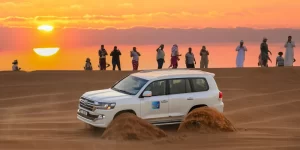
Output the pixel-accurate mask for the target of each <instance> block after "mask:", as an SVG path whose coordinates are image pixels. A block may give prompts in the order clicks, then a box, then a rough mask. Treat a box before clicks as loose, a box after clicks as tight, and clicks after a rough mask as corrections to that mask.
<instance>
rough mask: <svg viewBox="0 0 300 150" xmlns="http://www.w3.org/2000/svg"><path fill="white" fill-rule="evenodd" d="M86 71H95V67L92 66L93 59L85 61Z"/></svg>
mask: <svg viewBox="0 0 300 150" xmlns="http://www.w3.org/2000/svg"><path fill="white" fill-rule="evenodd" d="M83 68H84V70H86V71H88V70H90V71H91V70H93V66H92V63H91V59H90V58H86V61H85V65H84V67H83Z"/></svg>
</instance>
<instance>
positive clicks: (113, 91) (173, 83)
mask: <svg viewBox="0 0 300 150" xmlns="http://www.w3.org/2000/svg"><path fill="white" fill-rule="evenodd" d="M214 76H215V74H213V73H208V72H204V71H200V70H188V69H163V70H148V71H141V72H138V73H133V74H131V75H129V76H127V77H125V78H124V79H122V80H120V81H118V82H117V83H116V84H115V85H114V86H113V87H111V88H109V89H105V90H98V91H90V92H86V93H84V94H83V95H82V97H81V98H80V100H79V109H78V111H77V118H78V119H79V120H81V121H83V122H85V123H88V124H90V125H92V126H95V127H101V128H106V127H107V126H108V125H109V123H110V122H111V121H112V120H113V119H114V118H115V117H116V116H118V115H119V114H121V113H124V112H130V113H133V114H135V115H137V116H138V117H140V118H142V119H144V120H147V121H148V122H150V123H152V124H154V125H167V124H179V123H180V122H181V121H182V120H183V119H184V117H185V116H186V115H187V114H188V113H189V112H191V111H192V110H193V109H195V108H198V107H203V106H208V107H213V108H215V109H217V110H218V111H219V112H223V107H224V103H223V101H222V97H223V95H222V92H220V91H219V89H218V86H217V84H216V82H215V79H214Z"/></svg>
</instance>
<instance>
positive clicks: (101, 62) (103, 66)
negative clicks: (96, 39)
mask: <svg viewBox="0 0 300 150" xmlns="http://www.w3.org/2000/svg"><path fill="white" fill-rule="evenodd" d="M98 55H99V65H100V70H106V55H107V51H106V50H105V48H104V45H101V49H100V50H99V51H98Z"/></svg>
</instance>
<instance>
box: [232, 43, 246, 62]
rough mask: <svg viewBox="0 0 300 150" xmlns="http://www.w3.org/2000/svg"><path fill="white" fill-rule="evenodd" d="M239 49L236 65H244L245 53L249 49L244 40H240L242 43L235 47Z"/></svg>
mask: <svg viewBox="0 0 300 150" xmlns="http://www.w3.org/2000/svg"><path fill="white" fill-rule="evenodd" d="M235 50H236V51H237V56H236V67H238V68H240V67H244V61H245V53H246V51H247V48H246V46H245V45H244V41H243V40H241V41H240V45H239V46H237V47H236V49H235Z"/></svg>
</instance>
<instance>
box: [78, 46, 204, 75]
mask: <svg viewBox="0 0 300 150" xmlns="http://www.w3.org/2000/svg"><path fill="white" fill-rule="evenodd" d="M171 50H172V52H171V59H170V66H169V68H173V69H176V68H178V61H179V60H180V58H179V57H180V56H181V54H179V51H178V45H176V44H174V45H173V46H172V49H171ZM156 52H157V54H156V59H157V65H158V67H157V68H158V69H162V68H163V64H164V63H165V52H164V44H161V45H160V46H159V47H158V48H157V49H156ZM98 55H99V65H98V67H99V68H100V70H106V68H108V67H109V66H110V64H108V63H107V62H106V56H107V55H108V53H107V51H106V50H105V48H104V45H101V48H100V50H99V51H98ZM120 55H121V51H120V50H119V49H118V48H117V46H115V47H114V50H113V51H112V52H111V53H110V56H111V57H112V65H113V70H115V67H116V66H117V67H118V69H119V70H121V63H120ZM208 55H209V52H208V51H207V50H206V47H205V46H203V47H202V49H201V51H200V56H201V61H200V68H207V67H208ZM140 56H141V54H140V53H139V52H138V51H137V48H136V47H133V49H132V51H130V57H132V62H131V63H132V69H133V70H138V67H139V57H140ZM185 63H186V67H187V68H195V64H196V60H195V57H194V54H193V52H192V48H189V50H188V52H187V53H186V55H185ZM84 70H93V67H92V63H91V60H90V58H87V59H86V63H85V66H84Z"/></svg>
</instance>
